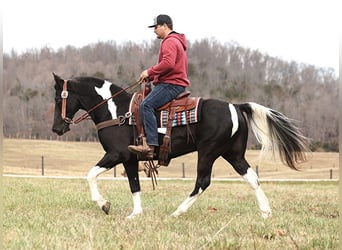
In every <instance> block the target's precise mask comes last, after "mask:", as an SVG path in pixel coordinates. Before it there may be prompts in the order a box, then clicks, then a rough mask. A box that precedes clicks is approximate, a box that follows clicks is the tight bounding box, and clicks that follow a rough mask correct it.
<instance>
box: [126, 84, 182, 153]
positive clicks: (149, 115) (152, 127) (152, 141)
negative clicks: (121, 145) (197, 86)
mask: <svg viewBox="0 0 342 250" xmlns="http://www.w3.org/2000/svg"><path fill="white" fill-rule="evenodd" d="M184 91H185V88H184V87H182V86H177V85H172V84H164V83H160V84H158V85H156V86H155V87H154V88H153V89H152V91H151V93H150V94H149V95H147V97H146V98H145V99H144V100H143V101H142V103H141V105H140V116H141V120H142V122H143V124H144V129H145V134H146V141H147V144H148V146H149V147H150V146H152V147H153V148H154V146H158V145H159V143H158V131H157V129H158V128H157V127H158V125H157V118H156V116H155V110H156V109H157V108H159V107H161V106H162V105H164V104H165V103H167V102H169V101H171V100H173V99H174V98H175V97H176V96H177V95H179V94H180V93H182V92H184ZM128 149H129V150H130V151H132V152H135V153H141V152H142V153H146V152H144V151H146V150H147V152H148V151H149V148H147V149H144V148H143V147H141V146H140V147H139V146H134V145H131V146H129V148H128Z"/></svg>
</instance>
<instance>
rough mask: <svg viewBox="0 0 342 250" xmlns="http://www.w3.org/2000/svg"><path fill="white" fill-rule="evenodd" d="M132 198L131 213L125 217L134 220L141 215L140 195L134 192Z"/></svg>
mask: <svg viewBox="0 0 342 250" xmlns="http://www.w3.org/2000/svg"><path fill="white" fill-rule="evenodd" d="M132 196H133V212H132V213H131V214H130V215H129V216H127V219H134V218H135V217H136V216H138V215H139V214H142V212H143V210H142V207H141V193H140V192H136V193H133V194H132Z"/></svg>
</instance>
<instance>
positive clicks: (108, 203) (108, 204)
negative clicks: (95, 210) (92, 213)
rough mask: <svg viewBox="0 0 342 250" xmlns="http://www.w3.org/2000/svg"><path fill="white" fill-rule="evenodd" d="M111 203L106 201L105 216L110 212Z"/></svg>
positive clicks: (103, 209) (103, 207) (104, 205)
mask: <svg viewBox="0 0 342 250" xmlns="http://www.w3.org/2000/svg"><path fill="white" fill-rule="evenodd" d="M110 205H111V204H110V202H109V201H106V203H105V204H103V206H102V211H103V212H105V214H107V215H108V214H109V210H110Z"/></svg>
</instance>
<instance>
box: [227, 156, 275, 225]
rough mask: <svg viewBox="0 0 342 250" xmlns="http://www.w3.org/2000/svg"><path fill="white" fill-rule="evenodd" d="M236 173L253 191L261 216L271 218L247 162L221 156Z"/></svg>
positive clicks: (257, 180) (265, 199) (259, 186)
mask: <svg viewBox="0 0 342 250" xmlns="http://www.w3.org/2000/svg"><path fill="white" fill-rule="evenodd" d="M222 157H223V158H224V159H226V160H227V161H228V162H229V163H230V164H231V165H232V166H233V168H234V169H235V170H236V172H238V173H239V174H240V175H241V176H242V178H243V179H244V180H245V181H246V182H247V183H248V184H249V186H250V187H251V188H252V189H253V190H254V191H255V196H256V199H257V202H258V206H259V209H260V211H261V216H262V217H263V218H264V219H266V218H268V217H271V216H272V212H271V208H270V204H269V201H268V199H267V197H266V195H265V193H264V191H263V190H262V188H261V185H260V183H259V178H258V175H257V174H256V173H255V171H254V170H253V169H252V168H251V167H250V165H249V164H248V162H247V161H246V160H245V159H244V158H243V157H242V158H241V159H236V158H234V157H231V156H227V155H222Z"/></svg>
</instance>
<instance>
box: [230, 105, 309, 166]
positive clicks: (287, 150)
mask: <svg viewBox="0 0 342 250" xmlns="http://www.w3.org/2000/svg"><path fill="white" fill-rule="evenodd" d="M237 106H238V107H239V109H240V110H241V111H242V112H245V113H246V114H247V118H248V121H249V123H250V125H251V128H252V131H253V133H254V135H255V137H256V139H257V140H258V142H259V143H260V144H261V146H262V148H261V152H262V153H263V152H266V151H271V152H272V153H273V154H274V153H275V151H278V153H279V156H280V159H281V161H282V162H283V163H284V164H285V165H287V166H288V167H290V168H292V169H295V170H298V169H297V167H296V165H297V164H298V163H301V162H304V161H306V152H309V147H308V138H307V137H305V136H303V135H302V134H301V132H300V131H299V129H298V128H297V127H296V126H295V125H294V121H293V120H291V119H289V118H287V117H286V116H285V115H283V114H281V113H279V112H278V111H275V110H273V109H270V108H267V107H264V106H262V105H260V104H257V103H253V102H249V103H244V104H240V105H237Z"/></svg>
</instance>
